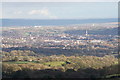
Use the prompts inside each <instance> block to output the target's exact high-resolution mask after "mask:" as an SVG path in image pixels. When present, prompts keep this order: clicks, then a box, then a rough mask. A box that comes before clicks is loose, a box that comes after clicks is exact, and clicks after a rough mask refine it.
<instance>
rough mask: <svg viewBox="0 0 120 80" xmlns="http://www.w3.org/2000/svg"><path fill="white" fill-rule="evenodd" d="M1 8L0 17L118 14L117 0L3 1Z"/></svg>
mask: <svg viewBox="0 0 120 80" xmlns="http://www.w3.org/2000/svg"><path fill="white" fill-rule="evenodd" d="M111 1H112V0H111ZM0 4H1V3H0ZM1 9H2V16H0V18H7V19H91V18H92V19H95V18H117V15H118V3H117V2H72V3H71V2H3V3H2V7H0V10H1Z"/></svg>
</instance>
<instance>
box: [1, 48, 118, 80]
mask: <svg viewBox="0 0 120 80" xmlns="http://www.w3.org/2000/svg"><path fill="white" fill-rule="evenodd" d="M3 54H4V55H3V57H4V58H3V63H2V67H3V72H2V73H3V78H8V77H10V78H101V77H104V78H109V77H112V76H115V75H117V74H119V73H118V65H119V64H118V58H115V57H114V56H111V55H106V56H103V57H97V56H65V55H51V56H44V55H38V54H37V55H36V54H35V53H34V52H32V51H20V50H18V51H17V50H15V51H11V52H3ZM25 74H26V75H25Z"/></svg>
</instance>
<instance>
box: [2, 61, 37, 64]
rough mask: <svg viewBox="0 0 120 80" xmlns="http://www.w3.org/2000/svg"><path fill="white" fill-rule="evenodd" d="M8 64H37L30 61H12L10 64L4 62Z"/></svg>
mask: <svg viewBox="0 0 120 80" xmlns="http://www.w3.org/2000/svg"><path fill="white" fill-rule="evenodd" d="M3 63H8V64H27V63H36V62H35V61H32V62H29V61H10V62H3Z"/></svg>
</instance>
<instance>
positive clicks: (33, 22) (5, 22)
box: [0, 18, 118, 27]
mask: <svg viewBox="0 0 120 80" xmlns="http://www.w3.org/2000/svg"><path fill="white" fill-rule="evenodd" d="M0 22H2V26H3V27H4V26H5V27H11V26H41V25H42V26H50V25H51V26H60V25H72V24H86V23H109V22H118V19H117V18H108V19H46V20H45V19H44V20H42V19H0ZM0 25H1V23H0Z"/></svg>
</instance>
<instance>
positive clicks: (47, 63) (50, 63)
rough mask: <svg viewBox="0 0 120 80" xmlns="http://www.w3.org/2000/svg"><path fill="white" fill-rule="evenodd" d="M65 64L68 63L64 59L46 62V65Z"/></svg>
mask: <svg viewBox="0 0 120 80" xmlns="http://www.w3.org/2000/svg"><path fill="white" fill-rule="evenodd" d="M63 64H66V62H64V61H54V62H46V63H44V65H48V66H62V65H63Z"/></svg>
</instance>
